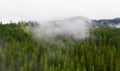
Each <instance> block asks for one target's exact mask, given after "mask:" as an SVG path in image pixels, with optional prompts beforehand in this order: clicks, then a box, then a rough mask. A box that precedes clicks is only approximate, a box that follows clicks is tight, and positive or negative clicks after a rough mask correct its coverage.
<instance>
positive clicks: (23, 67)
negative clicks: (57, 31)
mask: <svg viewBox="0 0 120 71" xmlns="http://www.w3.org/2000/svg"><path fill="white" fill-rule="evenodd" d="M0 45H1V47H0V71H120V29H119V28H110V27H103V28H102V27H101V28H97V29H94V30H91V36H90V37H89V38H86V39H85V40H84V41H78V40H73V39H72V38H69V37H61V36H58V37H55V39H54V40H49V39H48V40H46V39H44V38H43V39H39V41H36V39H34V38H33V37H32V35H31V33H30V32H29V29H27V28H25V25H24V23H21V24H20V23H19V24H16V23H11V24H0Z"/></svg>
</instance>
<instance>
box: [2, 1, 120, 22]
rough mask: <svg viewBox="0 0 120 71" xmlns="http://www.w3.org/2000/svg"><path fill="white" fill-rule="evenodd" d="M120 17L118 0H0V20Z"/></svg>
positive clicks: (119, 2)
mask: <svg viewBox="0 0 120 71" xmlns="http://www.w3.org/2000/svg"><path fill="white" fill-rule="evenodd" d="M72 16H86V17H88V18H90V19H101V18H115V17H120V0H0V21H3V22H4V21H5V22H6V21H10V20H13V21H19V20H26V21H27V20H37V21H46V20H53V19H59V18H64V17H65V18H66V17H72Z"/></svg>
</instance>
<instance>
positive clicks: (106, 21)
mask: <svg viewBox="0 0 120 71" xmlns="http://www.w3.org/2000/svg"><path fill="white" fill-rule="evenodd" d="M93 22H94V23H96V24H97V25H98V26H108V25H111V24H112V25H117V24H120V18H114V19H100V20H93Z"/></svg>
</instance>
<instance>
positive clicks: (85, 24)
mask: <svg viewBox="0 0 120 71" xmlns="http://www.w3.org/2000/svg"><path fill="white" fill-rule="evenodd" d="M91 23H92V22H91V20H89V19H88V18H86V17H81V16H79V17H72V18H65V19H60V20H55V21H48V22H44V23H43V22H42V23H40V22H39V25H37V26H35V27H32V28H31V30H32V33H33V34H34V35H35V36H37V37H46V36H47V37H55V36H58V35H59V36H68V37H72V38H74V39H84V38H86V37H88V36H89V29H90V27H91Z"/></svg>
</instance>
